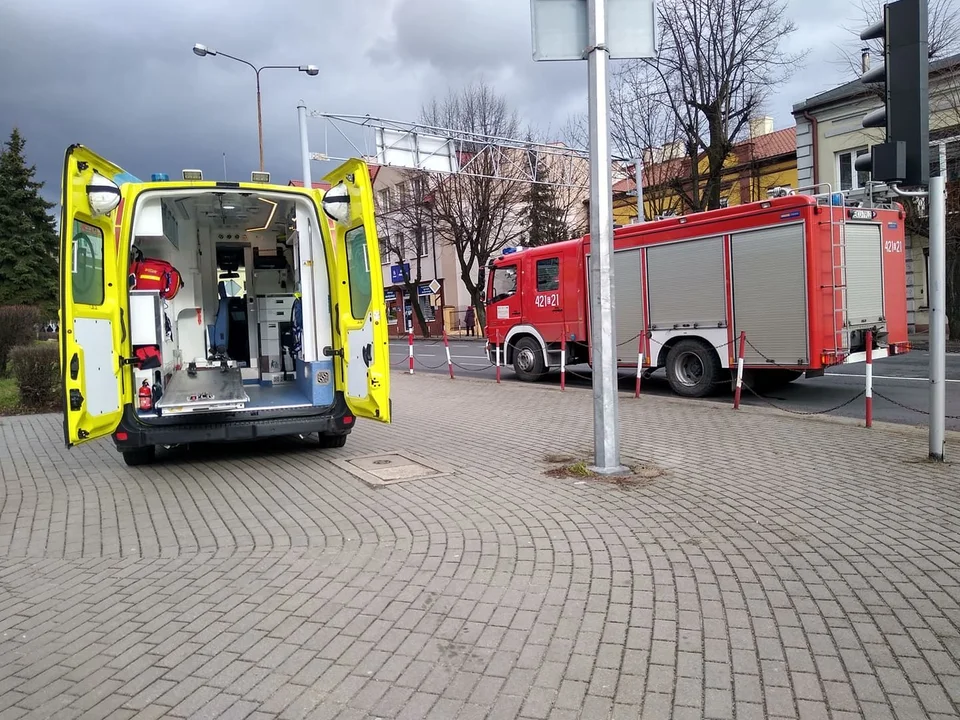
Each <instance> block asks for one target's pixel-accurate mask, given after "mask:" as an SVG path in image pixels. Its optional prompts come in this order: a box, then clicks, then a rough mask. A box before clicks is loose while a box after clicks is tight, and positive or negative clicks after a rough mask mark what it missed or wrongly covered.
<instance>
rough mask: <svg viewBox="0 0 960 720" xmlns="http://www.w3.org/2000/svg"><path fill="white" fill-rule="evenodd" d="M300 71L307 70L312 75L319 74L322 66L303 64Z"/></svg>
mask: <svg viewBox="0 0 960 720" xmlns="http://www.w3.org/2000/svg"><path fill="white" fill-rule="evenodd" d="M300 72H305V73H306V74H307V75H309V76H310V77H313V76H314V75H318V74H319V73H320V68H318V67H317V66H316V65H301V66H300Z"/></svg>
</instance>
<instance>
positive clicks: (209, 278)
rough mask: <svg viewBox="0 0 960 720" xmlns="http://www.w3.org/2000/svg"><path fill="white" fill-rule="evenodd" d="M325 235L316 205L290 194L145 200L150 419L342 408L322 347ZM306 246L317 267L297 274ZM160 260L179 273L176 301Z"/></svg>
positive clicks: (140, 311)
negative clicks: (160, 269) (305, 338)
mask: <svg viewBox="0 0 960 720" xmlns="http://www.w3.org/2000/svg"><path fill="white" fill-rule="evenodd" d="M319 233H320V229H319V226H318V216H317V212H316V209H315V206H314V205H313V204H312V203H310V202H309V201H308V200H307V199H305V198H303V197H302V196H296V195H292V194H283V193H276V192H273V193H262V194H260V193H256V192H250V191H247V190H245V189H244V190H231V189H224V190H220V189H217V190H216V191H212V190H205V191H193V192H189V191H181V192H179V193H177V192H175V191H167V192H150V193H145V194H144V195H142V196H141V197H140V198H139V199H138V200H137V207H136V210H135V212H134V218H133V237H132V248H131V256H130V257H131V266H130V275H129V284H130V291H129V292H130V328H131V336H132V341H133V345H134V354H135V356H136V357H137V358H139V359H140V362H139V366H137V367H135V370H134V375H135V377H134V381H135V393H134V394H135V395H136V396H137V397H135V399H134V404H135V407H137V411H138V413H139V416H140V417H141V418H145V417H151V416H152V417H157V416H159V417H165V416H169V415H177V414H184V413H205V412H221V413H222V412H249V411H268V410H285V409H292V408H310V407H324V406H329V405H332V404H333V400H334V397H333V365H332V362H331V361H330V360H329V359H328V358H326V357H324V356H323V355H322V354H321V353H317V351H316V348H324V347H326V346H328V345H330V344H331V342H332V336H331V318H330V317H329V313H330V310H329V308H330V303H329V282H328V279H327V268H326V262H325V261H324V258H323V257H322V252H323V242H322V238H321V237H320V236H319ZM301 248H302V249H303V251H304V252H307V253H311V257H310V258H308V259H310V260H312V261H313V262H312V263H311V266H312V268H313V271H312V273H310V276H308V277H301V276H300V273H299V272H298V268H299V267H300V262H299V260H300V253H301ZM138 259H139V260H140V261H141V265H140V266H138V265H136V261H137V260H138ZM155 261H162V262H166V263H169V264H170V265H171V266H173V268H175V269H176V271H177V273H179V275H180V277H181V279H182V286H181V287H180V289H179V290H178V291H176V292H175V294H174V293H171V292H169V291H166V288H164V287H162V284H163V283H162V282H161V287H160V288H159V289H158V288H157V282H156V280H155V279H154V278H155V277H156V275H157V274H158V273H157V272H156V265H157V263H156V262H155ZM161 267H162V265H161ZM138 271H140V277H139V278H138ZM150 272H153V275H150V274H149V273H150ZM151 280H152V282H151ZM305 283H306V284H307V285H308V292H307V293H306V294H305V295H303V294H302V293H303V290H304V284H305ZM303 297H305V298H306V299H307V301H308V302H311V303H312V305H313V307H312V308H310V309H308V308H305V307H304V306H303V299H302V298H303ZM317 308H321V309H322V312H321V313H317V312H316V309H317ZM324 313H325V314H324ZM305 322H306V323H309V327H308V328H307V331H308V337H309V338H310V340H311V342H310V343H309V344H310V348H305V347H304V343H303V336H304V323H305ZM317 355H320V357H317ZM157 356H158V357H157Z"/></svg>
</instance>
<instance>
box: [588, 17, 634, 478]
mask: <svg viewBox="0 0 960 720" xmlns="http://www.w3.org/2000/svg"><path fill="white" fill-rule="evenodd" d="M587 28H588V39H587V48H588V50H587V75H588V84H589V93H588V102H589V108H590V308H591V314H590V331H591V340H592V346H593V357H592V364H593V433H594V456H595V457H594V463H595V464H594V466H593V468H592V469H593V470H594V471H595V472H598V473H602V474H607V475H612V474H615V473H620V472H624V471H625V470H626V468H624V467H623V466H621V465H620V429H619V427H618V424H619V407H618V404H619V403H618V397H617V390H618V388H617V348H616V347H615V341H614V317H615V308H614V293H613V283H614V277H613V178H612V168H611V167H610V106H609V63H610V57H609V51H608V50H607V46H606V42H607V39H606V34H607V18H606V0H587Z"/></svg>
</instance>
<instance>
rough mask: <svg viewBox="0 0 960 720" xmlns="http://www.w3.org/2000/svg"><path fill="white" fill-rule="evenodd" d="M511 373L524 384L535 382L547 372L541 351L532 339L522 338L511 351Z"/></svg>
mask: <svg viewBox="0 0 960 720" xmlns="http://www.w3.org/2000/svg"><path fill="white" fill-rule="evenodd" d="M513 371H514V372H515V373H516V374H517V377H518V378H520V379H521V380H523V381H524V382H535V381H537V380H539V379H540V378H542V377H543V374H544V373H545V372H546V371H547V368H546V366H545V365H544V362H543V350H541V349H540V345H539V344H538V343H537V341H536V340H534V339H533V338H528V337H526V338H522V339H521V340H520V341H519V342H518V343H517V346H516V348H514V350H513Z"/></svg>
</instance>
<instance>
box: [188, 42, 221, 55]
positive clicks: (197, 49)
mask: <svg viewBox="0 0 960 720" xmlns="http://www.w3.org/2000/svg"><path fill="white" fill-rule="evenodd" d="M193 54H194V55H196V56H197V57H205V56H207V55H216V54H217V51H216V50H211V49H210V48H208V47H207V46H206V45H201V44H200V43H197V44H196V45H194V46H193Z"/></svg>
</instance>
